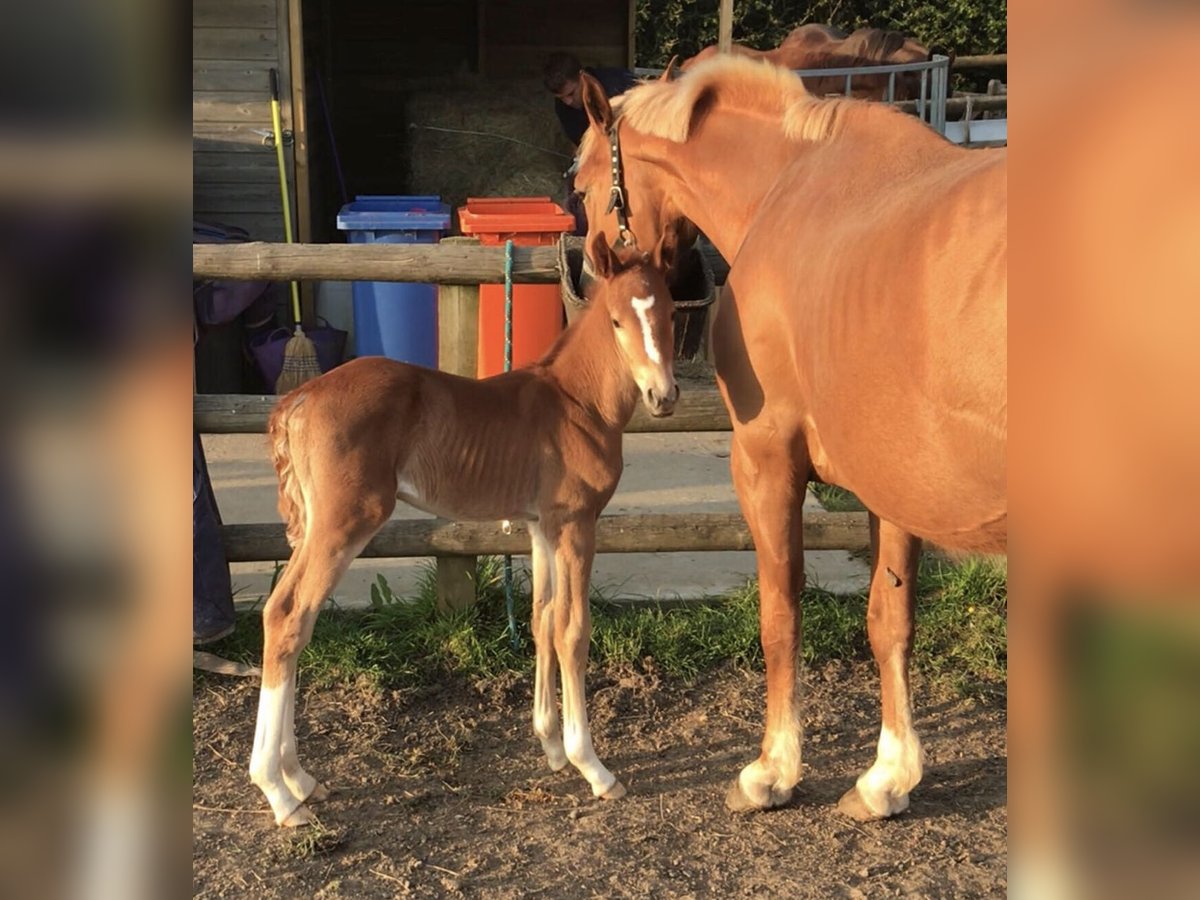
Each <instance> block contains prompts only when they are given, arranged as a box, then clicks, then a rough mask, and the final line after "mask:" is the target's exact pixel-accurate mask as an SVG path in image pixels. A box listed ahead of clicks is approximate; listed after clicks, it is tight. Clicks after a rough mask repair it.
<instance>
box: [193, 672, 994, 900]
mask: <svg viewBox="0 0 1200 900" xmlns="http://www.w3.org/2000/svg"><path fill="white" fill-rule="evenodd" d="M806 683H807V691H806V695H807V698H808V699H807V709H806V713H805V720H806V723H807V725H806V728H807V738H806V742H805V778H804V781H803V782H802V783H801V785H800V787H799V788H798V790H797V793H796V796H795V797H794V799H793V801H792V803H791V805H789V806H788V807H786V808H784V809H780V810H775V811H772V812H768V813H758V814H749V815H747V814H742V815H736V814H732V813H730V812H728V811H727V810H726V809H725V806H724V795H725V789H726V787H727V785H728V784H729V783H730V781H731V780H732V779H733V777H734V776H735V774H736V773H737V771H738V769H739V768H740V766H741V765H742V764H744V763H745V762H748V761H749V760H750V759H751V758H752V757H753V756H754V755H755V754H756V751H757V744H758V740H759V738H760V723H761V720H762V718H761V717H762V706H761V704H762V675H761V673H751V672H746V671H743V670H740V669H733V668H729V669H725V670H722V671H720V672H717V673H713V674H709V675H706V676H704V677H702V678H701V679H699V680H698V681H696V682H695V683H693V684H690V685H689V684H686V683H684V682H682V681H679V680H676V679H670V678H666V677H660V676H659V675H658V674H656V673H655V671H654V669H653V666H652V664H650V663H649V662H647V664H646V667H643V668H641V669H639V670H638V671H634V670H623V671H604V672H593V673H592V674H591V676H590V677H589V682H588V697H589V711H590V714H591V719H592V725H593V731H594V736H595V742H596V749H597V752H598V753H599V755H600V757H601V759H602V760H604V761H605V763H606V764H608V766H609V768H611V769H612V770H613V772H614V773H615V774H616V775H617V776H618V777H619V778H620V779H621V780H622V781H623V782H624V784H625V785H626V786H627V787H628V789H629V794H628V796H626V797H625V798H624V799H622V800H619V801H615V802H611V803H606V802H600V801H597V800H593V799H592V797H591V792H590V790H589V789H588V787H587V784H586V782H585V781H584V780H583V778H582V777H581V776H580V775H579V774H578V773H576V772H575V771H574V770H573V769H572V768H571V767H569V766H568V767H567V768H566V769H564V770H563V771H562V772H558V773H553V772H551V771H550V769H549V768H548V767H547V766H546V764H545V760H544V758H543V756H542V754H541V752H540V749H539V747H538V744H537V741H536V739H535V738H534V736H533V733H532V728H531V726H530V710H531V696H532V679H531V677H530V676H529V675H526V674H521V675H517V674H513V675H510V676H507V677H504V678H496V679H488V680H482V681H478V682H468V681H465V680H449V681H446V682H443V683H440V684H438V685H436V686H432V687H426V688H420V689H411V690H405V691H392V692H384V691H380V690H379V689H377V688H376V687H374V686H373V685H370V684H366V683H364V684H362V685H360V686H357V687H354V688H338V689H330V690H325V691H319V692H318V691H309V690H306V689H305V687H304V685H301V688H300V692H299V698H298V702H297V717H296V730H297V735H298V738H299V741H300V753H301V759H302V761H303V762H304V763H305V766H306V768H307V769H308V770H309V771H310V772H312V773H313V774H314V775H315V776H316V777H317V778H318V779H320V780H322V781H324V782H325V783H326V784H327V785H329V786H330V787H332V788H334V790H335V793H334V795H333V796H332V797H331V798H330V799H329V800H327V801H326V802H324V803H322V804H320V805H318V806H315V807H314V809H315V810H316V812H317V814H318V816H319V817H320V822H321V825H320V827H318V828H315V829H301V830H299V831H291V830H288V831H284V830H280V829H277V828H275V826H274V824H273V821H272V819H271V818H270V816H269V814H268V811H267V807H266V802H265V800H264V799H263V798H262V796H261V794H260V793H259V792H258V790H257V789H256V788H254V787H253V786H252V785H251V784H250V781H249V778H248V776H247V774H246V766H247V763H248V761H249V756H250V749H251V742H252V740H253V733H254V715H255V710H256V707H257V683H256V682H255V681H254V680H253V679H235V678H224V677H220V676H206V677H204V678H200V679H198V680H197V682H196V687H195V689H194V693H193V736H194V741H195V744H194V747H195V750H194V753H195V756H194V760H195V761H194V776H193V814H192V828H193V875H192V878H193V892H194V894H195V895H196V896H198V897H238V896H253V897H287V898H292V897H300V896H309V897H321V898H333V897H393V896H416V897H442V896H451V897H455V896H470V897H503V898H508V897H525V896H535V895H536V896H545V897H556V898H557V897H598V896H604V897H751V896H754V897H766V896H798V897H822V898H823V897H891V896H917V897H966V896H970V897H978V896H1002V895H1004V894H1005V893H1006V890H1007V874H1006V868H1007V815H1006V809H1005V804H1006V798H1007V775H1006V752H1007V751H1006V743H1005V740H1006V736H1005V728H1006V719H1005V706H1004V700H1003V698H1000V697H998V698H996V699H988V700H984V701H980V700H962V699H957V698H945V697H941V698H939V696H938V692H937V691H934V690H931V689H930V688H929V687H928V686H927V685H926V684H924V682H923V681H922V680H921V679H920V678H916V679H914V691H915V694H914V696H915V703H916V707H917V709H916V716H917V728H918V730H919V731H920V733H921V736H922V738H923V740H924V742H925V747H926V751H927V764H926V773H925V778H924V781H923V782H922V783H921V785H920V786H919V787H918V788H917V789H916V791H915V792H914V794H913V801H912V806H911V807H910V808H909V810H908V811H907V812H905V813H904V814H902V815H901V816H899V817H897V818H896V819H894V820H891V821H888V822H878V823H867V824H860V823H857V822H852V821H850V820H849V819H846V818H844V817H842V816H841V815H839V814H838V813H837V811H836V810H835V809H834V805H835V804H836V802H837V799H838V797H839V796H840V795H841V794H842V792H843V791H845V790H846V788H848V787H849V786H850V784H852V783H853V781H854V779H855V778H856V777H857V775H858V773H859V772H861V771H862V770H863V769H864V768H865V767H866V766H867V765H869V764H870V762H871V760H872V759H873V756H874V742H875V738H876V736H877V733H878V723H879V719H878V716H879V712H878V709H879V707H878V694H877V691H878V679H877V677H876V676H875V673H874V669H873V666H871V665H869V664H867V663H857V662H856V663H844V662H838V663H832V664H830V665H828V666H825V667H823V668H821V669H819V670H815V671H811V672H809V673H807V675H806Z"/></svg>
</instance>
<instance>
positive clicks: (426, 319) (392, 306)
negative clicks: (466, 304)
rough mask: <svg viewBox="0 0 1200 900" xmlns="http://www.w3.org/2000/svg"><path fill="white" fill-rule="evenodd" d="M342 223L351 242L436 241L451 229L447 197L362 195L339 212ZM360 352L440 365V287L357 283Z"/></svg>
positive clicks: (356, 335)
mask: <svg viewBox="0 0 1200 900" xmlns="http://www.w3.org/2000/svg"><path fill="white" fill-rule="evenodd" d="M337 227H338V230H339V231H345V232H346V240H347V241H349V242H350V243H351V244H436V243H437V242H438V241H440V240H441V239H442V234H443V233H445V232H446V231H448V230H449V229H450V207H448V206H447V205H446V204H444V203H442V202H441V197H437V196H428V197H393V196H384V195H379V194H359V195H358V196H357V197H355V198H354V202H353V203H347V204H346V205H345V206H343V207H342V209H341V212H339V213H338V217H337ZM353 292H354V353H355V355H356V356H387V357H390V358H391V359H397V360H400V361H401V362H408V363H415V364H417V365H419V366H428V367H429V368H431V369H436V368H437V364H438V324H437V323H438V312H437V311H438V301H437V286H436V285H433V284H409V283H407V282H397V281H355V282H354V286H353Z"/></svg>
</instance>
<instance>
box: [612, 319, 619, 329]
mask: <svg viewBox="0 0 1200 900" xmlns="http://www.w3.org/2000/svg"><path fill="white" fill-rule="evenodd" d="M620 327H621V323H620V322H618V321H617V320H616V319H613V328H620Z"/></svg>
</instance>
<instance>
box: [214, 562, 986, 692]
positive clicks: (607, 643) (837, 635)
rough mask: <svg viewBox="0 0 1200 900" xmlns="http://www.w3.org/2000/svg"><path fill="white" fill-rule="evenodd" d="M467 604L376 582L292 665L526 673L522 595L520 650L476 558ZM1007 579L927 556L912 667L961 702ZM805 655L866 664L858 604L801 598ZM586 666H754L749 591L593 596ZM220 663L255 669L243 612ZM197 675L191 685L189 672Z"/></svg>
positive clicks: (753, 606)
mask: <svg viewBox="0 0 1200 900" xmlns="http://www.w3.org/2000/svg"><path fill="white" fill-rule="evenodd" d="M476 578H477V585H478V592H479V595H480V599H479V602H477V603H476V604H475V605H474V606H473V607H471V608H470V609H469V610H466V611H464V612H462V613H458V614H456V615H452V616H440V615H438V614H437V612H436V606H435V581H434V573H433V569H432V567H430V569H429V571H428V572H427V573H426V576H425V578H424V581H423V584H422V585H421V588H420V591H419V593H418V595H417V596H416V597H415V598H408V599H401V598H397V597H395V596H393V595H392V593H391V591H390V589H389V588H388V586H387V583H386V581H384V580H383V578H382V576H381V577H380V579H379V581H378V582H377V584H376V585H375V586H374V588H373V589H372V601H373V605H372V607H371V609H369V610H354V611H348V610H340V609H333V610H325V611H323V612H322V613H321V616H320V618H319V619H318V621H317V625H316V629H315V632H314V636H313V640H312V643H311V644H310V645H309V647H308V648H307V649H306V650H305V651H304V654H303V655H302V656H301V663H300V665H301V670H302V671H303V672H304V677H305V679H306V680H308V681H309V682H310V683H312V682H316V683H317V684H329V683H333V682H343V683H350V682H355V681H359V680H360V679H362V678H363V677H366V678H367V679H369V680H371V681H373V682H376V683H377V684H379V685H380V686H388V687H397V686H404V685H412V684H420V683H429V682H432V681H435V680H437V679H439V678H442V677H445V676H446V675H448V674H451V675H460V676H466V677H483V678H486V677H491V676H495V675H498V674H500V673H502V672H505V671H529V669H530V667H531V660H532V654H533V647H532V643H531V640H530V637H529V631H528V623H529V617H530V600H529V593H528V585H527V584H525V583H523V582H522V583H518V584H517V586H516V588H517V591H516V594H517V596H516V601H515V606H516V619H517V622H518V628H519V632H520V643H519V646H518V647H517V648H515V649H514V648H513V647H512V645H511V643H510V639H509V635H508V634H507V630H506V628H507V619H506V615H505V608H504V591H503V567H502V564H501V561H500V559H499V558H484V559H481V560H480V562H479V566H478V569H477V573H476ZM1007 599H1008V595H1007V569H1006V568H1005V567H1004V566H1003V564H997V563H994V562H988V561H982V560H972V561H968V562H965V563H961V564H954V563H950V562H947V561H945V560H941V559H938V558H934V557H927V558H926V559H925V560H924V562H923V564H922V570H921V577H920V582H919V600H918V605H917V636H916V643H915V652H914V665H915V667H916V668H917V669H918V670H920V671H923V672H925V673H927V674H929V675H930V676H932V677H934V678H935V679H939V680H942V681H944V682H945V683H947V684H948V685H950V686H952V687H954V688H955V689H957V690H959V691H960V692H967V693H973V692H976V691H978V690H981V689H985V688H986V686H987V685H995V684H996V683H998V682H1001V681H1003V679H1004V678H1005V675H1006V671H1007V668H1006V667H1007V630H1006V621H1007V619H1006V612H1007ZM803 609H804V656H805V659H806V660H807V662H809V663H810V664H820V663H823V662H825V661H828V660H832V659H869V658H870V650H869V647H868V645H867V638H866V628H865V612H866V597H865V595H862V594H858V595H843V596H838V595H834V594H831V593H829V592H827V591H822V590H809V591H805V594H804V606H803ZM592 626H593V628H592V650H591V658H592V660H593V662H594V663H596V664H598V665H601V666H604V665H637V664H640V663H641V662H642V661H643V660H645V659H646V658H647V657H649V658H651V659H653V661H654V664H655V665H656V667H657V668H658V669H659V670H661V671H663V672H665V673H667V674H670V675H674V676H678V677H682V678H687V679H690V678H694V677H695V676H697V675H699V674H701V673H703V672H705V671H709V670H712V669H715V668H717V667H718V666H721V665H726V664H733V665H739V666H749V667H755V668H757V667H760V666H761V665H762V650H761V647H760V645H759V623H758V587H757V584H756V583H754V582H749V583H747V584H746V585H745V586H744V587H743V588H741V589H740V590H737V591H734V592H733V593H731V594H729V595H726V596H724V597H720V598H712V599H711V600H710V601H709V602H706V603H702V604H691V605H688V606H672V607H671V608H664V607H658V606H637V607H632V608H631V607H628V606H623V605H622V604H618V603H614V602H612V601H610V600H607V599H606V598H604V597H603V595H602V594H600V593H596V594H595V595H594V596H593V602H592ZM213 650H214V651H215V652H217V653H219V654H221V655H222V656H226V657H228V658H231V659H240V660H244V661H246V662H257V661H258V660H259V658H260V657H261V654H262V626H261V617H260V616H259V615H255V614H244V615H243V617H242V619H241V620H240V621H239V623H238V628H237V629H236V631H235V632H234V634H233V635H231V636H230V637H229V638H227V639H225V641H223V642H222V643H220V644H218V645H216V646H214V647H213ZM197 677H202V676H201V675H200V673H197Z"/></svg>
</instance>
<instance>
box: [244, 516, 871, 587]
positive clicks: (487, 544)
mask: <svg viewBox="0 0 1200 900" xmlns="http://www.w3.org/2000/svg"><path fill="white" fill-rule="evenodd" d="M222 538H223V540H224V543H225V552H226V555H227V556H228V558H229V561H230V562H271V561H273V560H281V559H287V558H288V557H289V556H290V555H291V548H289V547H288V545H287V539H286V536H285V534H284V527H283V525H282V523H278V522H274V523H262V524H247V525H226V526H224V527H223V528H222ZM869 544H870V536H869V533H868V529H867V514H866V513H865V512H840V513H831V512H824V511H820V512H818V511H812V512H806V513H805V514H804V549H805V550H861V549H864V548H866V547H867V546H869ZM753 549H754V540H753V538H752V537H751V535H750V529H749V527H748V526H747V525H746V522H745V520H744V519H743V518H742V516H741V515H740V514H739V513H662V514H654V515H619V516H601V517H600V519H599V521H598V522H597V524H596V552H597V553H688V552H704V551H716V550H753ZM529 551H530V538H529V531H528V529H527V528H526V525H525V523H524V522H513V523H512V533H511V534H505V533H504V530H503V529H502V527H501V525H500V523H499V522H451V521H449V520H447V519H408V520H406V519H393V520H392V521H390V522H388V523H387V524H386V525H384V526H383V528H382V529H380V531H379V533H378V534H377V535H375V537H374V538H373V539H372V540H371V542H370V543H369V544H367V547H366V549H365V550H363V552H362V554H361V556H362V557H364V558H372V559H380V558H402V557H414V556H438V555H446V556H453V555H455V554H461V555H478V556H493V555H512V556H515V555H525V554H528V553H529ZM472 574H473V573H472Z"/></svg>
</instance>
